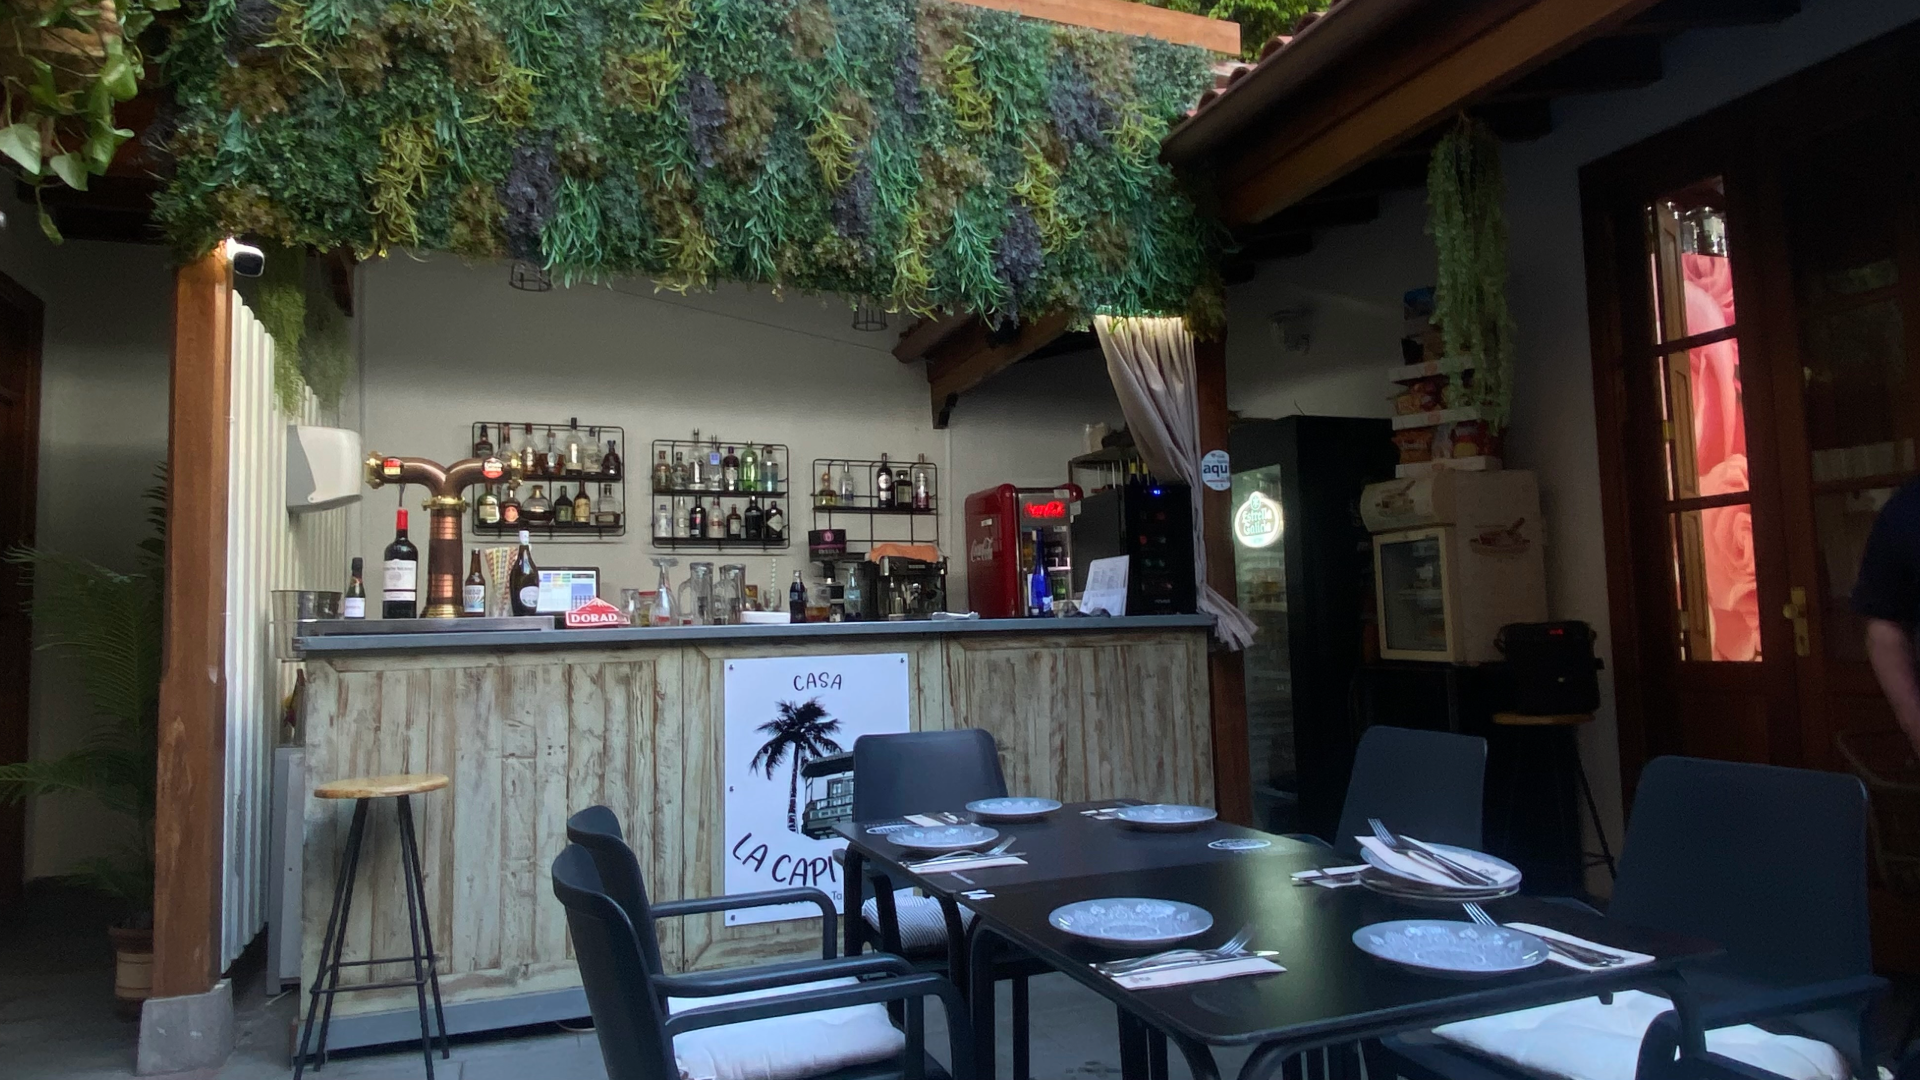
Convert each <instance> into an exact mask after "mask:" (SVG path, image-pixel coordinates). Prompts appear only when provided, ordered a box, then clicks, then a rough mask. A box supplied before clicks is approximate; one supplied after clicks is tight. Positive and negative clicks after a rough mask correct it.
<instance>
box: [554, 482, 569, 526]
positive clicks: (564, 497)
mask: <svg viewBox="0 0 1920 1080" xmlns="http://www.w3.org/2000/svg"><path fill="white" fill-rule="evenodd" d="M553 523H554V524H555V525H571V524H573V496H571V495H569V494H567V486H566V485H565V484H562V485H560V488H559V490H557V491H555V492H554V493H553Z"/></svg>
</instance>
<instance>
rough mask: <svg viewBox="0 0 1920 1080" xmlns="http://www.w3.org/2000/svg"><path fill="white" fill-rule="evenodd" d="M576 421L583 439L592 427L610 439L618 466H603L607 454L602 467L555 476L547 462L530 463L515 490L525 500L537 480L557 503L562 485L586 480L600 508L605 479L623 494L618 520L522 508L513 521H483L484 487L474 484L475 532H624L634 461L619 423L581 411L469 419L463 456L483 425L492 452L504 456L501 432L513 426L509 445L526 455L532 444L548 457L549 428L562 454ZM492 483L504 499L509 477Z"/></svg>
mask: <svg viewBox="0 0 1920 1080" xmlns="http://www.w3.org/2000/svg"><path fill="white" fill-rule="evenodd" d="M576 426H577V427H578V428H579V429H580V435H581V439H582V441H583V442H585V441H586V440H587V439H588V438H589V433H595V436H594V437H597V438H598V440H599V443H600V445H602V446H604V445H606V444H607V443H608V442H609V441H611V443H612V444H613V447H614V451H615V453H616V454H618V455H619V458H620V462H621V465H620V467H619V468H618V469H616V470H615V471H613V472H607V471H606V470H605V468H604V460H603V462H602V466H603V467H602V468H601V469H600V470H599V471H596V472H586V471H582V472H580V473H575V474H567V473H564V472H563V473H562V474H561V475H559V476H553V475H550V474H548V473H547V471H546V469H545V467H544V464H543V466H542V467H541V468H540V469H539V470H538V471H536V470H534V469H527V470H526V471H525V472H523V473H522V476H521V480H520V485H519V487H517V488H515V489H514V495H515V496H516V497H517V498H518V500H519V501H520V502H521V504H522V505H523V506H524V504H525V503H526V501H527V500H528V499H529V498H531V497H532V493H533V487H534V485H536V484H538V485H539V486H540V488H541V489H542V493H543V494H544V495H545V496H546V497H547V498H548V499H549V500H551V501H553V502H554V503H556V504H557V503H558V501H559V498H558V492H559V489H560V488H561V487H563V486H564V487H566V488H567V489H568V491H569V493H571V492H572V490H573V488H574V487H575V485H577V484H581V483H585V484H587V485H589V487H590V488H591V494H590V497H591V498H592V500H593V503H594V506H595V507H596V508H598V507H599V505H600V489H601V485H603V484H611V485H613V488H614V490H615V491H616V492H617V493H618V496H619V499H620V507H621V513H620V518H619V520H618V521H617V522H616V523H612V524H594V523H592V522H576V521H553V520H547V521H529V520H527V519H526V516H525V515H524V513H523V514H522V516H521V519H520V520H519V521H517V522H509V521H506V520H501V521H498V522H487V521H482V520H481V518H480V495H481V493H482V492H481V489H478V488H475V489H472V490H470V491H469V492H468V502H470V503H471V504H472V508H471V509H470V510H469V512H468V517H469V519H470V521H471V527H472V529H473V534H474V535H475V536H495V537H511V536H513V535H514V534H515V533H517V532H519V531H520V530H521V529H525V530H527V532H529V533H531V534H532V535H534V536H535V537H538V538H539V539H541V540H612V539H615V538H617V537H621V536H625V535H626V532H627V518H628V513H629V510H630V508H629V507H628V506H627V473H628V471H629V470H631V469H632V467H633V463H632V460H631V453H632V451H631V448H630V447H629V446H628V444H627V432H626V429H625V428H623V427H621V426H620V425H618V424H593V423H581V422H580V420H579V418H578V417H571V416H570V417H568V418H567V419H566V420H564V421H561V422H558V423H552V422H544V421H539V420H533V421H528V420H510V421H494V420H476V421H474V422H473V424H472V425H471V430H470V431H469V434H468V447H467V450H466V452H465V453H462V454H461V455H459V456H461V457H465V456H468V455H469V454H471V453H472V448H473V444H474V443H477V442H479V440H480V429H481V428H482V427H484V428H486V429H487V434H488V436H489V438H490V440H491V441H492V443H493V447H494V453H495V454H497V455H499V456H500V458H501V460H502V461H505V460H506V457H507V453H506V452H503V440H502V433H503V432H506V431H511V432H512V442H511V443H510V444H506V446H505V450H506V451H511V452H513V453H517V454H523V455H524V454H525V453H526V451H527V449H528V447H529V446H530V445H531V446H533V447H534V449H536V450H537V451H539V452H540V453H541V456H542V457H544V452H545V450H546V434H547V432H549V431H551V432H553V436H554V444H555V445H556V446H558V447H559V448H560V450H561V452H562V454H563V455H564V453H565V450H566V444H567V436H568V434H570V433H571V431H572V429H573V428H574V427H576ZM529 429H530V430H531V431H532V432H533V440H534V442H532V443H529V442H528V436H527V434H526V432H527V431H528V430H529ZM583 468H584V462H583ZM494 486H495V488H496V492H497V494H499V495H500V497H501V500H502V501H505V498H506V494H507V492H506V481H505V479H504V478H503V479H502V480H501V481H500V482H499V483H498V484H496V485H494Z"/></svg>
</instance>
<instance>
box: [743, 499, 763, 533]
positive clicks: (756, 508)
mask: <svg viewBox="0 0 1920 1080" xmlns="http://www.w3.org/2000/svg"><path fill="white" fill-rule="evenodd" d="M766 537H767V512H766V511H765V510H763V509H761V507H760V496H758V495H749V496H747V511H746V513H744V514H741V515H740V538H741V539H742V540H764V539H766Z"/></svg>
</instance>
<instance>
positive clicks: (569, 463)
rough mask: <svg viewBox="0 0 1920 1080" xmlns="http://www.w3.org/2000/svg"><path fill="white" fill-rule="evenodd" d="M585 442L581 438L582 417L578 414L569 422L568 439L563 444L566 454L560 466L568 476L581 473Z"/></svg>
mask: <svg viewBox="0 0 1920 1080" xmlns="http://www.w3.org/2000/svg"><path fill="white" fill-rule="evenodd" d="M583 442H584V440H582V439H581V438H580V418H579V417H577V416H576V417H573V418H572V420H571V422H570V423H569V425H568V427H567V441H566V442H565V443H564V444H562V446H561V453H562V454H563V455H565V456H564V457H562V458H561V459H560V468H561V469H562V471H564V472H565V473H566V474H567V475H568V476H579V475H580V470H581V468H582V467H583V464H584V463H583V462H582V460H581V455H582V454H583V453H584V452H585V448H584V446H583V445H582V444H583Z"/></svg>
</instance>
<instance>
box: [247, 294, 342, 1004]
mask: <svg viewBox="0 0 1920 1080" xmlns="http://www.w3.org/2000/svg"><path fill="white" fill-rule="evenodd" d="M300 413H301V415H300V416H299V417H297V418H294V417H288V416H287V415H286V414H285V413H283V412H281V411H280V408H279V406H278V404H277V403H276V401H275V399H274V393H273V339H272V338H270V337H268V336H267V332H266V328H265V327H263V326H261V324H260V320H259V319H257V318H255V317H254V315H253V312H251V311H249V310H248V309H247V307H246V305H245V304H243V303H240V302H239V299H238V298H237V297H236V298H235V301H234V305H233V398H232V402H231V410H230V412H229V417H228V423H229V425H230V427H231V433H232V438H231V441H230V443H229V451H228V463H229V464H228V475H227V482H228V487H227V641H226V656H227V776H226V792H227V819H226V844H225V876H224V884H223V889H222V891H223V894H224V896H223V903H222V906H221V934H220V936H221V967H223V968H224V967H226V966H227V965H228V964H230V963H232V962H233V960H234V958H235V957H237V956H239V955H240V951H241V950H242V949H244V948H246V946H247V943H248V942H249V941H251V940H253V937H254V935H256V934H258V933H259V932H260V928H261V927H262V926H264V925H265V924H266V919H267V875H268V865H267V851H268V831H269V830H268V826H269V824H270V821H271V817H272V815H271V813H270V811H269V809H268V803H269V800H270V799H271V797H272V789H273V749H274V747H275V746H277V745H279V742H280V728H281V724H280V718H281V713H282V707H283V702H284V701H285V699H286V695H287V694H288V693H289V692H290V691H291V690H292V689H293V680H294V677H295V666H294V665H292V664H288V663H283V662H281V661H279V660H276V659H275V658H274V655H273V643H272V641H271V639H270V637H269V634H270V630H271V625H270V624H271V622H272V616H273V592H274V590H276V589H336V590H337V589H339V588H340V587H341V585H342V583H343V582H344V581H345V578H344V576H343V575H344V574H345V572H346V571H345V566H346V561H347V554H346V552H347V532H346V510H345V509H344V508H338V509H333V510H328V511H324V512H322V513H317V514H300V515H298V516H295V515H290V514H288V513H287V499H286V473H287V445H286V440H287V434H286V427H287V424H288V423H291V422H294V421H295V420H297V421H298V422H300V423H306V424H312V423H318V422H319V408H318V405H317V403H316V402H315V400H314V397H313V395H312V393H311V392H306V393H304V394H303V400H302V402H301V409H300Z"/></svg>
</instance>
